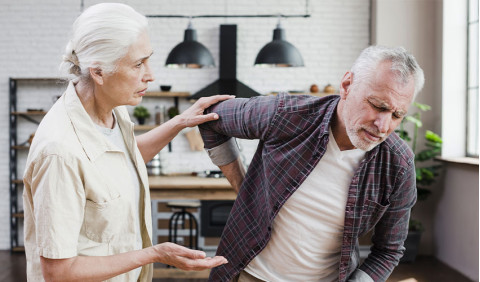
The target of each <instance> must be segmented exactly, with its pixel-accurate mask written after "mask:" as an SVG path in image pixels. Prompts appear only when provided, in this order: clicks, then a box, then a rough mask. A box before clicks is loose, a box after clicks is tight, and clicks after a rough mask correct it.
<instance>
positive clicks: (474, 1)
mask: <svg viewBox="0 0 480 282" xmlns="http://www.w3.org/2000/svg"><path fill="white" fill-rule="evenodd" d="M468 9H469V13H470V15H469V17H470V22H472V21H478V0H470V3H469V7H468Z"/></svg>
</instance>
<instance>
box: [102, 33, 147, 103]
mask: <svg viewBox="0 0 480 282" xmlns="http://www.w3.org/2000/svg"><path fill="white" fill-rule="evenodd" d="M152 53H153V51H152V47H151V45H150V38H149V36H148V34H147V32H143V33H142V34H140V36H139V37H138V39H137V41H136V42H135V43H133V44H132V45H131V46H130V48H129V49H128V52H127V54H126V55H125V57H123V58H121V59H120V60H119V61H118V63H117V69H116V71H115V72H114V73H112V74H105V75H104V78H103V85H101V86H100V88H101V91H102V92H103V93H102V98H105V100H106V102H107V103H108V104H110V105H111V106H113V107H116V106H120V105H130V106H135V105H138V104H139V103H140V102H141V101H142V96H144V95H145V92H146V90H147V86H148V83H149V82H151V81H153V80H154V77H153V74H152V70H151V69H150V65H149V60H150V56H151V55H152Z"/></svg>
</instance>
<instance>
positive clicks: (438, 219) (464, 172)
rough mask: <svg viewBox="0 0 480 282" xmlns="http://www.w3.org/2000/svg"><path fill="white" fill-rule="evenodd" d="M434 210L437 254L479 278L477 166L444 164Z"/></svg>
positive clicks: (468, 275)
mask: <svg viewBox="0 0 480 282" xmlns="http://www.w3.org/2000/svg"><path fill="white" fill-rule="evenodd" d="M444 174H445V177H444V178H445V180H444V185H443V187H441V188H440V189H439V190H438V191H435V192H436V193H438V194H439V202H438V205H437V207H436V210H435V213H434V218H433V222H434V231H435V237H434V244H435V256H436V257H437V258H438V259H440V260H441V261H443V262H445V263H446V264H448V265H450V266H451V267H453V268H455V269H457V270H458V271H460V272H461V273H463V274H464V275H465V276H467V277H469V278H470V279H472V280H474V281H478V238H479V237H478V212H479V211H478V196H479V195H478V188H479V187H478V166H474V165H468V164H454V163H445V172H444Z"/></svg>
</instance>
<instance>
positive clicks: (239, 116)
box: [199, 96, 278, 149]
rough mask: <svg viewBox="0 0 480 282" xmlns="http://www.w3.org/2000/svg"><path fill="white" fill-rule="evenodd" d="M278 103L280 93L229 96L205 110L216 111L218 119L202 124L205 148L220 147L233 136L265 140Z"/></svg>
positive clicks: (206, 111) (201, 130)
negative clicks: (248, 97) (274, 94)
mask: <svg viewBox="0 0 480 282" xmlns="http://www.w3.org/2000/svg"><path fill="white" fill-rule="evenodd" d="M277 104H278V97H277V96H258V97H253V98H250V99H244V98H236V99H230V100H227V101H223V102H221V103H218V104H215V105H213V106H211V107H210V108H208V109H207V110H205V113H217V114H218V115H219V119H218V120H215V121H211V122H207V123H204V124H201V125H199V129H200V133H201V135H202V138H203V142H204V144H205V148H206V149H211V148H214V147H217V146H219V145H221V144H223V143H225V142H227V141H228V140H229V139H230V138H231V137H236V138H241V139H260V140H265V139H266V138H267V137H268V134H269V132H270V129H271V126H270V125H271V123H272V120H273V117H274V116H275V113H276V111H277Z"/></svg>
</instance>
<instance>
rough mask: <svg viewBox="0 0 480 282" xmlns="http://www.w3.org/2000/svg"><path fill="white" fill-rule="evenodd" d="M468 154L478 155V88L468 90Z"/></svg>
mask: <svg viewBox="0 0 480 282" xmlns="http://www.w3.org/2000/svg"><path fill="white" fill-rule="evenodd" d="M467 126H468V127H467V128H468V132H467V155H468V156H471V157H478V88H474V89H470V90H469V91H468V125H467Z"/></svg>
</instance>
